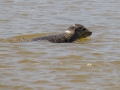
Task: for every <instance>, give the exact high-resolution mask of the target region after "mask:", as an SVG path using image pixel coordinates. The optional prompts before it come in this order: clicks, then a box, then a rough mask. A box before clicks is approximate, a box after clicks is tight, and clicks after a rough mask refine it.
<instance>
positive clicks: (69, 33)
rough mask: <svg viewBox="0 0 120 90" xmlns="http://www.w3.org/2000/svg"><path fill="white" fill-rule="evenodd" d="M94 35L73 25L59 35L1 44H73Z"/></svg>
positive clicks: (84, 28) (2, 40)
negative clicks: (44, 41) (39, 42)
mask: <svg viewBox="0 0 120 90" xmlns="http://www.w3.org/2000/svg"><path fill="white" fill-rule="evenodd" d="M91 34H92V32H91V31H89V30H88V29H87V28H86V27H84V26H83V25H81V24H73V25H71V26H70V27H69V28H68V29H67V30H66V31H65V32H63V33H61V34H57V35H49V36H41V37H36V38H30V39H28V38H19V39H0V42H12V43H17V42H31V41H39V40H47V41H49V42H52V43H72V42H74V41H76V40H77V39H81V38H86V37H89V36H90V35H91Z"/></svg>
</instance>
